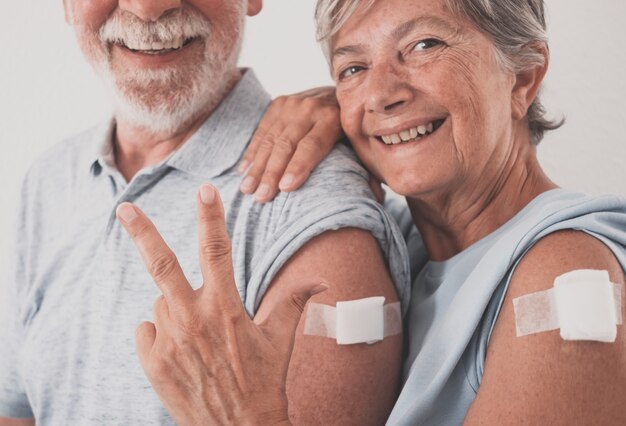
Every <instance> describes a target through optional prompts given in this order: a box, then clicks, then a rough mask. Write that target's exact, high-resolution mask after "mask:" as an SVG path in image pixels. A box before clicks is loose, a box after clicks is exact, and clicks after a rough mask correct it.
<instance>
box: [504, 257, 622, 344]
mask: <svg viewBox="0 0 626 426" xmlns="http://www.w3.org/2000/svg"><path fill="white" fill-rule="evenodd" d="M513 308H514V309H515V326H516V329H517V330H516V331H517V336H518V337H520V336H526V335H529V334H535V333H541V332H544V331H550V330H556V329H557V328H559V329H560V332H561V337H562V338H563V339H564V340H591V341H598V342H615V339H616V337H617V325H618V324H622V320H623V319H622V286H621V285H619V284H614V283H612V282H611V281H610V279H609V273H608V272H607V271H596V270H589V269H581V270H576V271H571V272H568V273H566V274H563V275H561V276H559V277H557V278H556V279H555V280H554V287H553V288H551V289H549V290H545V291H540V292H538V293H532V294H528V295H526V296H522V297H518V298H517V299H513Z"/></svg>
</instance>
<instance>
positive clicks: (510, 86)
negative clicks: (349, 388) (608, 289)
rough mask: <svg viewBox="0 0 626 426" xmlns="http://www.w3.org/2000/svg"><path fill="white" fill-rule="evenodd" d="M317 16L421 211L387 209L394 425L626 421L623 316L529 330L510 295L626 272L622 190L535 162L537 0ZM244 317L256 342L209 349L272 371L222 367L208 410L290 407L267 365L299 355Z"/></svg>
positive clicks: (392, 1)
mask: <svg viewBox="0 0 626 426" xmlns="http://www.w3.org/2000/svg"><path fill="white" fill-rule="evenodd" d="M317 20H318V29H319V32H320V35H321V37H320V38H321V40H322V43H323V46H324V51H325V52H326V54H327V56H328V59H329V63H330V65H331V70H332V75H333V77H334V79H335V81H336V86H337V87H336V93H337V99H338V101H339V104H340V107H341V123H342V126H343V129H344V131H345V134H346V136H347V137H348V138H349V140H350V142H351V143H352V146H353V147H354V149H355V151H356V153H357V154H358V156H359V157H360V159H361V160H362V161H363V163H364V164H365V165H366V166H367V168H368V169H369V170H370V171H371V172H372V174H373V175H374V176H375V177H376V178H378V179H379V180H380V181H382V182H384V183H386V184H387V185H388V186H389V187H390V188H391V189H393V190H394V191H395V192H396V193H398V194H400V195H402V196H404V197H405V198H406V202H407V204H408V210H409V211H410V216H409V215H408V214H403V213H402V211H401V209H398V208H397V206H396V207H394V209H396V210H398V212H397V213H398V215H399V217H400V222H401V223H400V224H401V227H402V228H403V230H404V231H405V235H406V237H407V245H408V249H409V255H410V257H411V260H412V262H413V268H412V271H413V273H414V284H413V289H412V296H411V303H410V306H409V309H408V314H407V315H406V317H405V335H406V344H407V347H406V350H405V353H406V356H405V359H404V374H403V386H402V389H401V392H400V394H399V397H398V399H397V402H396V405H395V407H394V408H393V411H392V412H391V414H390V417H389V423H390V424H406V425H412V424H459V423H462V422H463V421H465V422H467V423H470V424H471V423H483V424H502V423H511V422H514V423H519V422H524V423H528V424H590V423H594V424H626V410H625V409H624V407H623V396H624V395H626V336H625V333H624V329H623V326H621V325H620V326H617V334H616V336H614V337H613V339H612V342H610V341H611V339H609V340H608V341H609V343H606V340H605V343H599V342H594V341H580V340H594V338H593V336H592V337H589V338H585V337H584V336H583V337H581V336H579V335H575V336H573V337H574V339H576V338H578V339H579V340H564V338H562V337H561V336H563V332H561V333H559V331H554V330H553V331H544V332H538V331H541V330H539V329H537V330H530V332H531V333H532V332H533V331H537V332H538V333H536V334H530V335H520V334H524V333H519V328H520V323H519V321H520V318H517V317H516V312H515V310H514V300H516V299H518V298H520V297H522V296H528V295H532V294H534V293H537V292H541V291H545V290H549V289H551V288H552V287H553V285H554V283H555V279H556V278H557V277H559V276H562V275H563V274H566V273H570V272H572V271H577V270H600V271H607V272H608V277H609V278H610V281H611V282H612V283H615V284H617V285H618V286H620V287H622V288H623V286H624V282H625V281H626V277H625V274H624V269H625V268H626V231H625V229H626V201H625V200H623V199H619V198H617V197H599V198H592V197H588V196H585V195H582V194H578V193H574V192H571V191H567V190H564V189H560V188H558V187H557V186H556V185H555V184H554V183H553V182H552V181H550V179H549V178H548V177H547V176H546V175H545V173H544V172H543V171H542V169H541V167H540V165H539V163H538V161H537V157H536V153H535V146H536V145H537V144H538V143H539V141H540V140H541V139H542V136H543V134H544V131H546V130H551V129H554V128H556V127H558V125H557V124H555V123H552V122H550V121H548V120H547V119H546V118H545V117H544V110H543V108H542V106H541V103H540V102H539V99H538V96H537V94H538V92H539V89H540V87H541V83H542V80H543V77H544V75H545V73H546V70H547V67H548V57H549V55H548V47H547V41H546V34H545V20H544V14H543V2H542V1H541V0H498V1H495V0H418V1H409V0H385V1H358V0H320V1H319V2H318V6H317ZM315 156H317V154H316V155H313V156H312V157H315ZM265 161H266V159H264V160H263V161H261V163H265ZM281 161H282V162H283V164H284V163H285V159H284V158H282V159H281ZM298 161H302V157H301V156H300V157H299V158H298ZM279 162H280V161H279ZM312 163H313V162H311V164H309V165H308V166H306V167H305V168H307V167H308V168H310V167H312V165H313V164H312ZM283 169H284V167H283ZM290 170H293V169H290ZM301 180H303V179H302V176H290V177H289V179H288V181H287V182H286V184H290V183H293V182H294V181H301ZM283 184H285V181H283ZM213 222H214V223H216V225H214V226H220V223H219V222H218V221H216V220H213ZM213 222H212V223H213ZM417 231H418V232H417ZM206 238H209V237H206ZM224 239H225V237H222V240H224ZM330 285H332V283H330ZM601 285H602V283H601V282H598V287H597V288H598V289H600V288H601ZM594 288H595V287H594ZM602 288H604V287H602ZM319 290H320V289H319V288H317V287H316V288H315V290H314V291H311V293H314V292H315V291H319ZM598 291H600V290H598ZM305 293H306V291H305V290H303V293H302V294H303V295H301V297H300V298H299V299H297V300H300V301H304V300H306V298H307V297H308V295H307V294H305ZM215 297H218V296H215ZM233 298H234V296H233ZM622 304H623V303H622ZM544 308H545V305H544ZM612 309H613V308H612ZM540 311H541V309H540ZM281 312H282V311H281ZM516 326H517V329H516ZM241 327H242V328H241V330H243V331H241V332H240V333H239V334H238V336H239V337H238V338H237V339H236V342H237V343H236V346H237V347H238V348H243V349H241V350H243V352H244V354H245V353H248V352H250V351H258V353H259V354H260V355H259V356H258V357H256V358H255V357H253V356H243V357H242V356H235V355H233V351H232V349H228V348H229V347H232V343H231V346H228V344H225V346H224V347H223V348H221V349H220V348H219V347H217V346H216V347H214V348H212V349H211V350H212V352H211V354H210V355H205V356H204V359H207V360H213V361H214V362H218V361H219V363H224V364H226V363H227V364H232V365H236V366H237V368H235V371H246V372H254V371H263V374H253V373H250V374H248V375H244V376H245V379H242V376H237V379H236V380H235V379H229V377H227V375H226V374H224V375H222V376H220V375H219V374H217V373H215V371H214V370H211V371H213V376H214V377H215V379H214V380H213V381H210V383H209V386H210V387H212V388H213V389H214V390H215V392H214V393H213V395H220V397H219V398H216V397H214V396H207V400H206V401H205V402H206V404H207V405H208V406H210V407H212V410H208V411H209V414H207V416H206V417H205V418H204V419H205V420H206V421H209V422H214V421H219V420H220V419H221V420H224V419H230V420H233V419H237V420H248V421H249V420H251V419H256V421H257V422H258V423H263V422H265V421H267V422H273V421H279V420H286V419H287V414H286V402H285V399H284V398H281V397H277V395H280V394H282V393H284V386H282V385H281V382H280V380H277V379H276V377H269V375H268V374H267V373H266V371H267V365H268V364H270V362H269V361H267V360H268V359H273V358H272V357H275V359H276V360H277V361H276V362H275V364H276V365H278V367H276V368H277V370H276V371H279V370H280V369H281V368H283V369H286V361H285V358H284V357H285V356H288V355H275V354H272V352H271V351H269V350H265V349H263V348H264V345H263V344H262V343H259V342H260V341H262V340H263V338H259V337H258V334H259V332H258V330H257V329H252V331H249V330H248V329H249V328H250V327H251V326H250V323H248V322H245V323H244V324H243V325H242V326H241ZM246 330H248V331H246ZM518 335H520V336H519V337H518ZM242 336H243V337H242ZM570 337H571V336H570ZM270 340H271V339H270ZM595 340H598V339H595ZM235 352H236V351H235ZM205 362H207V361H205ZM257 367H258V368H257ZM261 367H263V368H261ZM196 369H201V366H196ZM190 371H192V370H190ZM281 371H282V370H281ZM276 374H277V375H278V376H279V378H281V379H282V378H283V377H284V372H283V373H280V372H278V373H276ZM218 376H219V377H218ZM242 383H243V385H242ZM235 384H236V385H235ZM162 388H163V387H162ZM242 389H243V391H242ZM255 389H256V390H259V389H263V390H264V392H254V391H253V390H255ZM246 390H247V391H246ZM157 391H158V392H159V393H160V395H161V397H162V398H163V399H164V400H166V401H167V400H168V399H171V398H172V396H171V394H168V393H167V392H166V391H159V389H157ZM206 394H207V395H208V393H206ZM237 407H239V408H237ZM224 413H227V414H228V415H226V414H224ZM259 413H262V414H263V417H262V418H259V417H255V416H257V415H259ZM268 413H273V416H269V417H268ZM221 416H222V417H221ZM268 419H269V420H268Z"/></svg>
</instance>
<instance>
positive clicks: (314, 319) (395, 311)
mask: <svg viewBox="0 0 626 426" xmlns="http://www.w3.org/2000/svg"><path fill="white" fill-rule="evenodd" d="M384 303H385V298H384V297H382V296H381V297H368V298H366V299H359V300H351V301H347V302H337V306H336V307H334V306H329V305H322V304H319V303H309V305H308V308H307V315H306V320H305V324H304V334H305V335H308V336H322V337H328V338H331V339H336V340H337V344H338V345H351V344H355V343H376V342H379V341H381V340H383V339H384V338H385V337H388V336H393V335H396V334H400V333H401V332H402V314H401V311H400V302H396V303H390V304H388V305H385V304H384Z"/></svg>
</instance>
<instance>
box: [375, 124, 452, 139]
mask: <svg viewBox="0 0 626 426" xmlns="http://www.w3.org/2000/svg"><path fill="white" fill-rule="evenodd" d="M441 123H443V120H437V121H433V122H431V123H428V124H424V125H421V126H417V127H411V128H410V129H406V130H403V131H401V132H400V133H394V134H391V135H385V136H381V137H380V138H381V139H382V141H383V142H384V143H385V144H386V145H397V144H399V143H403V142H412V141H416V140H420V139H421V138H423V137H424V136H428V135H430V134H431V133H432V132H434V131H435V130H437V129H438V128H439V126H440V125H441Z"/></svg>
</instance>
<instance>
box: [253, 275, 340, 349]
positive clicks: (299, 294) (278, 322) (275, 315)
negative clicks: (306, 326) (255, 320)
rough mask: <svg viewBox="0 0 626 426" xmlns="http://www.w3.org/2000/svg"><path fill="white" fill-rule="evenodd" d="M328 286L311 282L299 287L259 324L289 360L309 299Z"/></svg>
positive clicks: (281, 299) (282, 299)
mask: <svg viewBox="0 0 626 426" xmlns="http://www.w3.org/2000/svg"><path fill="white" fill-rule="evenodd" d="M326 290H328V285H327V284H325V283H323V282H320V281H319V280H317V281H309V282H306V283H303V284H302V285H300V286H298V288H296V289H295V290H294V291H292V292H286V293H285V295H284V296H283V297H281V298H279V299H278V301H277V302H276V305H275V306H274V307H273V308H272V309H270V311H271V312H270V313H269V315H268V317H267V318H266V319H265V320H264V321H263V323H262V324H259V326H260V328H261V329H262V330H263V333H264V334H265V336H266V337H267V339H268V340H269V341H270V342H272V344H273V345H274V347H275V348H277V349H279V350H285V351H286V353H287V355H288V358H287V359H289V357H290V356H291V351H292V350H293V342H294V340H295V336H296V329H297V328H298V323H299V322H300V318H301V317H302V312H304V307H305V306H306V304H307V302H308V301H309V299H310V298H311V297H312V296H314V295H316V294H319V293H321V292H323V291H326Z"/></svg>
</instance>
